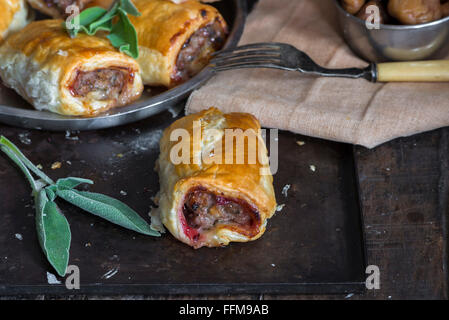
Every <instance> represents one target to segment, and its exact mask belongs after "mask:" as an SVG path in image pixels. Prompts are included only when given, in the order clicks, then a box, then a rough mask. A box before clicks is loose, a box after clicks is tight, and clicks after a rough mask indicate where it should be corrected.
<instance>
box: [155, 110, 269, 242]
mask: <svg viewBox="0 0 449 320" xmlns="http://www.w3.org/2000/svg"><path fill="white" fill-rule="evenodd" d="M239 129H241V130H240V132H241V133H242V132H243V133H248V137H251V133H252V134H253V136H252V138H253V139H251V140H250V138H248V139H243V140H240V141H244V142H243V144H240V147H241V146H242V145H244V147H243V149H242V148H238V147H237V146H238V145H239V144H238V142H237V139H234V138H233V137H232V134H237V133H238V130H239ZM248 129H249V130H248ZM236 130H237V131H236ZM180 137H182V138H180ZM189 137H190V139H188V138H189ZM241 137H243V136H241ZM186 138H187V140H186ZM228 138H229V139H230V140H229V141H232V140H235V143H233V144H232V145H228V146H227V147H226V141H228V140H227V139H228ZM249 141H252V143H250V142H249ZM254 142H256V143H254ZM219 146H222V148H221V152H219V150H220V148H219ZM180 148H184V150H183V152H184V151H185V152H187V153H186V154H184V155H183V156H182V157H184V158H183V160H180V159H179V158H177V156H179V155H180V154H182V152H180V150H181V149H180ZM187 150H191V153H190V154H189V151H187ZM160 152H161V153H160V156H159V159H158V161H157V164H156V170H157V171H158V173H159V181H160V192H159V194H158V196H157V197H156V198H157V200H156V201H157V203H158V205H159V207H158V208H157V209H154V210H153V212H152V224H153V225H154V228H157V222H158V221H159V222H162V223H163V225H165V227H166V228H167V229H168V230H169V231H170V233H171V234H172V235H173V236H175V237H176V238H177V239H178V240H180V241H182V242H184V243H186V244H188V245H190V246H192V247H194V248H200V247H203V246H207V247H217V246H225V245H227V244H229V243H230V242H248V241H252V240H255V239H258V238H259V237H260V236H262V234H263V233H264V232H265V228H266V224H267V219H269V218H271V217H272V216H273V214H274V212H275V210H276V199H275V195H274V190H273V177H272V175H271V173H270V168H269V164H268V157H267V149H266V147H265V143H264V141H263V140H262V138H261V134H260V124H259V122H258V121H257V119H256V118H254V117H253V116H252V115H250V114H246V113H230V114H223V113H222V112H220V111H219V110H218V109H216V108H210V109H208V110H206V111H202V112H200V113H197V114H192V115H189V116H186V117H184V118H182V119H179V120H177V121H176V122H174V123H173V124H172V125H171V126H170V127H168V128H167V129H166V130H165V131H164V134H163V136H162V138H161V141H160ZM239 152H241V153H239ZM254 152H255V153H254ZM250 153H251V154H252V155H253V156H254V155H255V154H257V156H258V158H257V160H255V161H252V160H250V158H251V156H250V155H249V154H250ZM240 156H244V157H243V158H242V159H245V160H243V161H242V159H240V160H239V157H240ZM226 159H228V160H226ZM220 160H221V163H220ZM253 160H254V158H253ZM239 163H240V164H239Z"/></svg>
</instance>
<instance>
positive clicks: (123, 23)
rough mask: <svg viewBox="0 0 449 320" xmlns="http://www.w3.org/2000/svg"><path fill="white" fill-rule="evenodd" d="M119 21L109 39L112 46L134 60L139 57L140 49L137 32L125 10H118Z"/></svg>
mask: <svg viewBox="0 0 449 320" xmlns="http://www.w3.org/2000/svg"><path fill="white" fill-rule="evenodd" d="M117 11H118V15H119V20H118V21H117V23H115V24H114V25H113V26H112V30H111V33H109V34H108V35H107V38H108V39H109V41H110V42H111V44H112V46H114V47H115V48H117V49H119V50H120V52H123V53H125V54H127V55H129V56H131V57H133V58H134V59H137V58H138V57H139V47H138V44H137V32H136V29H135V28H134V26H133V25H132V23H131V21H130V20H129V18H128V16H127V14H126V12H125V11H123V9H121V8H118V9H117Z"/></svg>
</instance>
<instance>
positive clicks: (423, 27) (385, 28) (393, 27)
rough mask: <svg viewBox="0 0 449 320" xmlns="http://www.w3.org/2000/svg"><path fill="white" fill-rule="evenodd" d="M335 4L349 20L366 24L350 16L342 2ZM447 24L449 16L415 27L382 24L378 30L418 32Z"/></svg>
mask: <svg viewBox="0 0 449 320" xmlns="http://www.w3.org/2000/svg"><path fill="white" fill-rule="evenodd" d="M333 2H334V3H335V6H336V7H337V8H338V10H340V13H342V14H344V15H345V16H346V17H348V18H349V19H352V20H354V21H355V22H357V23H362V24H364V23H365V20H362V19H360V18H358V17H356V16H354V15H352V14H350V13H349V12H347V11H346V10H345V9H343V7H342V6H341V4H340V0H334V1H333ZM445 22H449V16H447V17H444V18H442V19H438V20H435V21H431V22H427V23H422V24H414V25H396V24H384V23H381V24H380V27H381V28H380V29H378V30H382V29H383V30H416V29H425V28H427V27H434V26H436V25H439V24H444V23H445Z"/></svg>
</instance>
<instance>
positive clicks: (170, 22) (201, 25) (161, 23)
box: [130, 0, 227, 87]
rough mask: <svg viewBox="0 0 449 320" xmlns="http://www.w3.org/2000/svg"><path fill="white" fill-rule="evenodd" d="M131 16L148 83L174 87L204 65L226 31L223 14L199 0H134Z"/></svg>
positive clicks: (145, 81)
mask: <svg viewBox="0 0 449 320" xmlns="http://www.w3.org/2000/svg"><path fill="white" fill-rule="evenodd" d="M134 4H135V5H136V7H137V9H138V10H139V11H140V12H141V13H142V15H141V16H140V17H133V16H130V20H131V22H132V23H133V24H134V26H135V28H136V30H137V36H138V41H139V58H138V60H137V61H138V62H139V64H140V67H141V68H142V79H143V82H144V84H146V85H153V86H154V85H156V86H159V85H161V86H166V87H173V86H175V85H177V84H180V83H182V82H184V81H186V80H188V79H189V78H191V77H192V76H194V75H195V74H197V73H198V72H199V71H201V69H202V68H204V67H205V66H206V65H207V64H208V62H209V58H210V55H211V53H213V52H214V51H217V50H219V49H221V47H222V46H223V44H224V41H225V37H226V34H227V26H226V22H225V21H224V19H223V17H222V16H221V15H220V13H219V12H218V10H216V9H215V8H214V7H212V6H210V5H207V4H202V3H200V2H199V1H197V0H188V1H185V2H182V3H180V4H176V3H174V2H172V1H170V0H135V1H134Z"/></svg>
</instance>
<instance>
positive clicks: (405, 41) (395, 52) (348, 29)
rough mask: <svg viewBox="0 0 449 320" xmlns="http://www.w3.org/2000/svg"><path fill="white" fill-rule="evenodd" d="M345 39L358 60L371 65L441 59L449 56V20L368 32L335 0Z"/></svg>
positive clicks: (392, 26) (364, 23)
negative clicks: (369, 62)
mask: <svg viewBox="0 0 449 320" xmlns="http://www.w3.org/2000/svg"><path fill="white" fill-rule="evenodd" d="M334 3H335V6H336V8H337V10H336V11H337V14H338V20H339V23H340V26H341V29H342V32H343V36H344V39H345V40H346V42H347V43H348V45H349V46H350V47H351V49H352V50H353V51H354V52H355V53H356V54H357V55H359V56H360V57H361V58H363V59H365V60H367V61H371V62H385V61H412V60H427V59H441V58H444V57H445V56H446V55H447V53H448V52H449V41H448V40H449V17H446V18H444V19H440V20H437V21H433V22H429V23H425V24H420V25H388V24H381V25H380V29H371V30H370V29H368V28H367V27H366V22H365V21H364V20H362V19H359V18H357V17H355V16H353V15H352V14H350V13H348V12H346V11H345V10H344V9H343V8H342V7H341V5H340V1H338V0H334Z"/></svg>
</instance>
